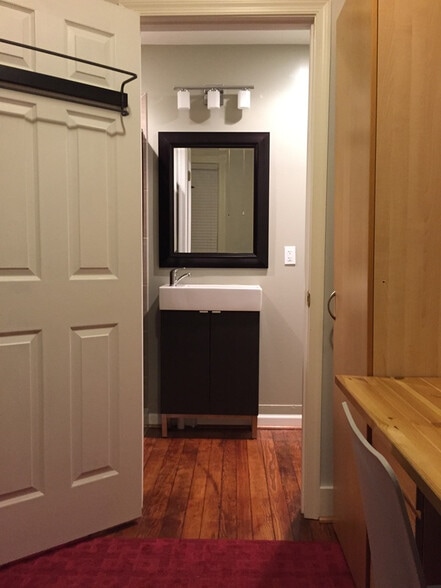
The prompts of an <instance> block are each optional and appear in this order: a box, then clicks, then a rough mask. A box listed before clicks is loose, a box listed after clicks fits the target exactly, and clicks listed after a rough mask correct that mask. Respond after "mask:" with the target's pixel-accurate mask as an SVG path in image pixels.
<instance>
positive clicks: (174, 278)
mask: <svg viewBox="0 0 441 588" xmlns="http://www.w3.org/2000/svg"><path fill="white" fill-rule="evenodd" d="M182 269H183V270H185V267H183V268H182ZM178 271H179V268H176V269H172V270H171V271H170V286H176V285H177V284H179V282H180V281H181V280H183V279H184V278H188V277H189V276H191V273H190V272H186V273H185V274H182V276H179V277H178Z"/></svg>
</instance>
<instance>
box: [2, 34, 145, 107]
mask: <svg viewBox="0 0 441 588" xmlns="http://www.w3.org/2000/svg"><path fill="white" fill-rule="evenodd" d="M0 43H7V44H8V45H14V46H16V47H22V48H23V49H30V50H31V51H38V52H40V53H45V54H46V55H53V56H55V57H61V58H62V59H69V60H70V61H76V62H79V63H85V64H87V65H92V66H93V67H99V68H102V69H106V70H109V71H114V72H117V73H121V74H125V75H128V76H129V77H128V78H127V79H126V80H124V81H123V82H122V83H121V87H120V90H119V91H117V90H109V89H107V88H100V87H99V86H91V85H90V84H83V83H82V82H75V81H72V80H66V79H63V78H58V77H56V76H50V75H46V74H41V73H37V72H34V71H29V70H26V69H20V68H16V67H10V66H7V65H0V87H3V88H9V89H12V90H24V91H26V92H30V93H32V94H40V95H44V96H50V97H52V98H59V99H61V100H66V99H67V100H72V101H74V102H80V103H82V104H92V105H96V106H101V107H102V108H107V109H110V110H119V111H120V112H121V115H122V116H127V115H128V114H129V111H128V99H127V94H126V93H125V92H124V89H125V86H126V85H127V84H128V83H129V82H133V81H134V80H136V78H137V77H138V76H137V75H136V74H135V73H133V72H131V71H127V70H124V69H119V68H117V67H112V66H110V65H104V64H102V63H96V62H94V61H89V60H87V59H80V58H79V57H72V56H71V55H65V54H64V53H57V52H56V51H50V50H49V49H42V48H41V47H33V46H32V45H26V44H25V43H19V42H18V41H10V40H8V39H0Z"/></svg>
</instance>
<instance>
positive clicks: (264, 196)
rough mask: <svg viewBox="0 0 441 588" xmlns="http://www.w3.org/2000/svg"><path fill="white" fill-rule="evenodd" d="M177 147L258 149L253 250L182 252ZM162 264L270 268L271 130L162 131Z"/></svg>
mask: <svg viewBox="0 0 441 588" xmlns="http://www.w3.org/2000/svg"><path fill="white" fill-rule="evenodd" d="M175 147H189V148H193V147H201V148H206V147H225V148H227V147H235V148H240V147H246V148H252V149H254V219H253V252H252V253H178V252H176V251H174V249H175V248H174V243H173V232H174V231H173V216H174V214H173V213H174V211H173V150H174V149H175ZM158 163H159V170H158V171H159V266H160V267H242V268H247V267H248V268H266V267H268V214H269V133H263V132H245V133H244V132H238V133H234V132H232V133H229V132H219V133H216V132H213V133H211V132H208V133H207V132H194V133H191V132H189V133H187V132H160V133H158Z"/></svg>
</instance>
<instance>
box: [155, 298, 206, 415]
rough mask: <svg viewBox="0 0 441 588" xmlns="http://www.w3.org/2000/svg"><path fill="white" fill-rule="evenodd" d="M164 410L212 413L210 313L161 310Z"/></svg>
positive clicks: (162, 400) (181, 412)
mask: <svg viewBox="0 0 441 588" xmlns="http://www.w3.org/2000/svg"><path fill="white" fill-rule="evenodd" d="M160 314H161V412H162V413H171V414H173V413H175V414H209V413H210V407H209V383H210V375H209V360H210V336H209V321H210V315H209V314H208V313H200V312H193V311H178V310H170V311H168V310H165V311H164V310H163V311H161V313H160Z"/></svg>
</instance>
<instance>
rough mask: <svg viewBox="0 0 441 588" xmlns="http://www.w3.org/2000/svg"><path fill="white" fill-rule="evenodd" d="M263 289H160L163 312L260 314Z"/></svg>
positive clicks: (188, 286) (223, 286)
mask: <svg viewBox="0 0 441 588" xmlns="http://www.w3.org/2000/svg"><path fill="white" fill-rule="evenodd" d="M261 308H262V288H261V287H260V286H249V285H229V284H182V285H180V284H179V285H177V286H160V287H159V309H160V310H242V311H244V310H245V311H260V310H261Z"/></svg>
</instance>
